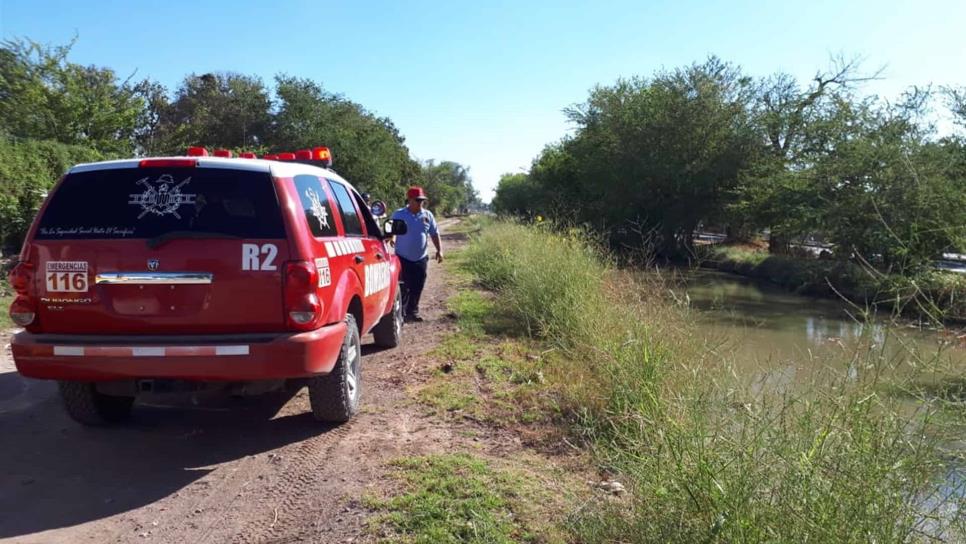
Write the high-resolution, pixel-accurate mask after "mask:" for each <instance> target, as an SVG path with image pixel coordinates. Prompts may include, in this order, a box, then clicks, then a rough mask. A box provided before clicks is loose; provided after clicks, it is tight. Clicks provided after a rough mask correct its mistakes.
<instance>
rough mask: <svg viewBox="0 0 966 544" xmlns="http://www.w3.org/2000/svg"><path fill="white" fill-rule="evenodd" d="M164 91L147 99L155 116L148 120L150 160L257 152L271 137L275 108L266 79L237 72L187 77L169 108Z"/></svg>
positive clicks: (152, 90) (151, 91) (150, 93)
mask: <svg viewBox="0 0 966 544" xmlns="http://www.w3.org/2000/svg"><path fill="white" fill-rule="evenodd" d="M159 91H160V89H159V88H158V87H156V86H150V87H148V88H147V89H146V90H145V93H146V94H148V96H149V97H150V99H151V106H152V110H151V111H150V113H149V114H148V116H147V117H142V118H141V120H142V121H146V122H147V123H148V124H149V126H150V127H151V130H149V131H147V133H146V134H145V135H143V136H142V141H143V142H144V143H145V144H146V146H147V151H148V152H149V153H150V154H156V155H170V154H182V153H184V151H185V149H187V148H188V147H190V146H194V145H202V146H205V147H208V148H228V149H256V148H258V147H259V146H261V145H262V144H263V141H264V140H265V138H266V136H267V135H268V134H269V131H270V128H271V123H272V113H271V107H272V102H271V99H270V98H269V94H268V90H267V89H266V88H265V84H264V83H263V82H262V80H261V79H259V78H257V77H254V76H246V75H242V74H236V73H231V72H225V73H214V74H203V75H196V74H191V75H189V76H187V77H185V79H184V81H183V82H182V83H181V86H180V87H179V88H178V89H177V90H176V91H175V93H174V99H173V100H172V101H171V102H170V103H168V102H167V100H166V99H165V97H164V96H163V94H162V93H160V92H159Z"/></svg>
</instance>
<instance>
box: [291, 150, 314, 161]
mask: <svg viewBox="0 0 966 544" xmlns="http://www.w3.org/2000/svg"><path fill="white" fill-rule="evenodd" d="M295 158H296V159H298V160H300V161H310V160H312V152H311V151H309V150H308V149H299V150H298V151H296V152H295Z"/></svg>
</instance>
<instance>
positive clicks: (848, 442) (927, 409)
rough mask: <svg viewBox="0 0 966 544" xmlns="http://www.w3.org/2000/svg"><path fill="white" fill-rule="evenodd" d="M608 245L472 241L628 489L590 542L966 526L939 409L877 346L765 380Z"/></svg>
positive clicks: (594, 523) (471, 263) (487, 236)
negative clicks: (886, 366)
mask: <svg viewBox="0 0 966 544" xmlns="http://www.w3.org/2000/svg"><path fill="white" fill-rule="evenodd" d="M599 247H600V246H599V245H598V244H597V243H596V242H595V240H593V239H591V238H588V237H587V236H586V235H584V234H583V233H581V232H580V231H576V230H561V229H557V228H555V227H550V226H545V225H542V226H538V227H532V226H523V225H519V224H510V223H498V224H495V225H492V226H488V227H487V228H486V229H484V230H483V231H482V232H480V233H479V234H478V235H476V236H475V237H474V238H473V239H472V241H471V243H470V245H469V247H468V248H467V250H466V251H467V253H466V262H467V266H468V268H469V269H470V270H471V271H472V272H473V273H474V274H475V275H476V277H477V278H478V280H479V281H480V282H481V284H482V285H484V286H485V287H487V288H489V289H492V290H494V291H496V292H497V293H498V294H499V298H498V300H499V305H500V307H502V309H503V310H504V311H505V312H507V313H509V314H510V315H511V316H513V317H515V318H516V319H517V320H518V321H519V322H520V323H521V327H522V329H523V330H524V331H525V332H526V333H527V334H529V335H531V336H534V337H537V338H541V339H543V340H545V341H546V342H548V343H549V344H550V346H552V349H556V350H558V351H560V352H561V354H562V355H563V356H561V357H557V358H555V359H554V360H555V361H558V363H557V366H556V368H554V369H552V371H551V372H550V373H549V374H548V376H547V377H548V379H549V380H550V383H551V386H552V387H553V388H554V389H555V391H556V392H557V394H558V395H559V397H560V405H561V407H562V408H563V409H564V411H565V413H566V414H567V415H569V418H570V419H569V421H570V423H571V425H572V429H573V431H574V433H575V434H577V435H579V436H580V437H581V438H583V439H584V441H585V444H586V445H587V446H588V447H590V448H591V449H592V450H593V451H594V452H595V454H596V456H597V459H598V460H599V461H600V463H601V466H602V468H604V469H605V470H608V471H611V472H614V473H616V474H618V475H620V476H619V477H621V478H623V479H625V481H626V483H627V484H628V487H629V489H630V490H631V494H630V498H629V499H628V500H627V501H621V502H617V503H612V502H607V501H604V502H602V503H601V504H600V505H598V506H596V507H593V508H587V509H584V510H582V511H581V512H579V513H577V514H575V515H574V516H573V519H571V520H570V526H571V528H572V530H573V532H574V534H575V536H576V537H577V538H578V539H579V540H580V541H583V542H763V541H766V542H909V541H919V540H923V541H928V540H931V539H932V538H933V537H936V538H950V536H949V535H951V534H956V533H955V531H956V525H957V524H962V519H961V518H962V516H960V515H957V512H963V511H966V510H963V509H962V508H963V506H964V504H963V499H962V496H963V494H962V490H961V489H958V490H951V491H950V490H948V489H947V490H946V491H944V492H942V493H940V494H941V495H942V499H941V500H938V501H937V500H936V499H935V497H936V496H939V495H937V490H939V489H941V487H940V486H939V485H938V482H939V480H938V478H939V476H940V475H941V474H942V473H943V472H944V471H945V470H946V469H947V468H948V467H947V463H946V460H945V459H944V458H943V456H942V454H941V450H940V449H939V448H938V444H937V441H936V439H935V438H933V437H934V436H935V435H934V434H933V433H931V432H929V428H930V426H931V425H932V423H933V419H934V417H935V415H936V412H937V409H936V408H935V407H934V406H932V405H930V404H928V403H925V402H924V404H923V405H922V408H921V409H919V410H917V411H916V412H915V413H914V414H909V413H908V410H903V409H902V407H901V406H900V405H899V404H898V403H897V402H896V401H895V399H894V398H893V397H891V396H890V395H888V394H885V393H883V392H882V391H883V384H882V380H883V379H884V378H883V373H882V372H880V370H881V368H879V366H877V365H878V363H877V359H876V358H875V357H874V356H872V355H869V356H868V357H866V358H863V356H862V354H855V357H853V358H849V359H848V360H843V361H816V362H815V363H816V364H825V365H827V366H828V368H829V371H828V372H827V373H826V374H825V375H824V376H823V377H822V378H821V379H818V378H817V379H816V381H815V383H814V384H812V387H811V389H808V388H806V389H808V390H801V391H798V392H797V393H794V394H792V393H790V392H787V391H785V392H765V393H762V392H760V391H756V390H754V389H753V388H752V387H751V386H750V385H748V384H747V383H746V382H745V381H744V380H742V379H741V377H739V376H738V375H737V374H736V373H734V372H733V371H732V369H731V366H730V365H729V364H728V362H727V361H723V360H721V359H720V358H719V357H717V356H715V355H713V354H709V353H708V352H706V351H704V350H703V348H702V347H701V343H700V342H699V341H698V339H697V338H696V337H694V336H693V332H692V331H691V329H690V327H689V326H688V323H687V310H686V309H682V308H681V307H679V306H677V305H675V304H672V303H671V302H670V301H667V300H665V297H664V290H663V288H662V286H661V285H660V282H659V281H658V282H657V283H655V284H654V285H650V286H646V285H645V286H642V285H640V284H639V283H637V282H631V281H629V280H627V279H625V278H626V277H627V276H626V275H622V274H617V273H615V271H614V269H613V266H612V265H611V263H610V261H609V260H608V259H607V258H606V257H605V256H604V254H603V253H602V252H601V251H600V249H599ZM855 368H861V369H862V371H861V372H858V373H856V372H850V371H848V370H849V369H855ZM957 509H958V510H957ZM939 512H943V513H942V515H940V514H939ZM959 529H962V527H960V528H959Z"/></svg>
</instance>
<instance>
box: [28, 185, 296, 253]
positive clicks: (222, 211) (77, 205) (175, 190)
mask: <svg viewBox="0 0 966 544" xmlns="http://www.w3.org/2000/svg"><path fill="white" fill-rule="evenodd" d="M172 231H187V232H197V233H199V234H202V233H212V234H226V235H230V236H237V237H239V238H285V228H284V226H283V224H282V215H281V212H280V209H279V205H278V197H277V196H276V195H275V186H274V184H273V183H272V177H271V175H269V174H268V173H262V172H247V171H243V170H228V169H216V168H125V169H118V170H97V171H92V172H79V173H75V174H70V175H68V176H67V177H66V178H65V179H64V181H63V183H62V184H61V185H60V187H59V188H58V189H57V191H56V192H55V193H54V194H53V195H52V196H51V200H50V202H49V204H48V205H47V209H46V211H45V212H44V215H43V217H42V218H41V219H40V224H39V225H38V229H37V234H36V238H37V239H40V240H67V239H74V240H76V239H99V238H103V239H121V238H154V237H156V236H160V235H163V234H165V233H168V232H172Z"/></svg>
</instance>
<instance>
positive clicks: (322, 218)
mask: <svg viewBox="0 0 966 544" xmlns="http://www.w3.org/2000/svg"><path fill="white" fill-rule="evenodd" d="M305 196H306V197H308V199H309V204H310V205H311V206H312V215H314V216H315V218H316V219H318V220H319V225H321V226H322V227H324V228H326V229H328V228H330V227H329V213H328V212H327V211H325V206H323V205H322V199H321V198H320V197H319V193H316V192H315V189H312V188H311V187H309V188H308V189H306V190H305Z"/></svg>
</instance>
